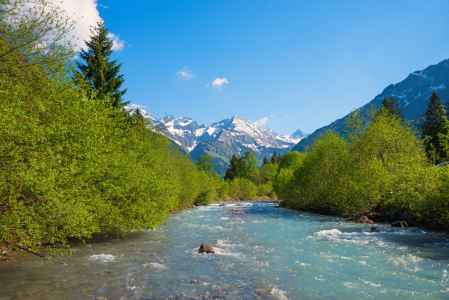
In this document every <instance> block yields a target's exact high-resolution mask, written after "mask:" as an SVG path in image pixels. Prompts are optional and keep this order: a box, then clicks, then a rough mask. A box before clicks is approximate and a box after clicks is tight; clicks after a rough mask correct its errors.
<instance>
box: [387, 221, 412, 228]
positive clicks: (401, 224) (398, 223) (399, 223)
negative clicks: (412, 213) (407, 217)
mask: <svg viewBox="0 0 449 300" xmlns="http://www.w3.org/2000/svg"><path fill="white" fill-rule="evenodd" d="M391 226H393V227H402V228H405V227H408V224H407V222H405V221H395V222H393V223H391Z"/></svg>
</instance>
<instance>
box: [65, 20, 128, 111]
mask: <svg viewBox="0 0 449 300" xmlns="http://www.w3.org/2000/svg"><path fill="white" fill-rule="evenodd" d="M86 46H87V51H85V50H81V53H80V57H81V59H82V60H83V61H84V62H85V63H82V62H79V61H78V62H76V66H77V68H78V70H76V69H74V68H73V69H72V71H73V79H74V82H75V83H76V85H77V86H78V88H80V89H82V90H84V91H85V92H86V93H87V94H88V96H89V97H92V94H93V93H95V97H96V98H97V99H99V100H103V101H106V100H107V101H108V102H109V103H110V104H111V105H112V106H114V107H123V106H125V105H126V104H127V103H129V102H123V95H124V94H125V93H126V89H124V90H120V88H121V86H122V85H123V82H124V81H125V80H124V78H123V74H122V75H119V72H120V68H121V67H122V64H117V61H116V60H114V61H110V56H111V54H112V52H113V50H112V46H113V41H112V40H111V38H110V36H109V30H108V29H107V28H106V27H105V22H104V21H98V22H97V25H96V26H95V27H93V28H91V36H90V40H89V41H86Z"/></svg>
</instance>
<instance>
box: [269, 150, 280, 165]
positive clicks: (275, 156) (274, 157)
mask: <svg viewBox="0 0 449 300" xmlns="http://www.w3.org/2000/svg"><path fill="white" fill-rule="evenodd" d="M281 157H282V156H281V155H280V154H277V153H276V150H274V151H273V155H271V163H272V164H273V165H274V164H278V163H279V162H280V161H281Z"/></svg>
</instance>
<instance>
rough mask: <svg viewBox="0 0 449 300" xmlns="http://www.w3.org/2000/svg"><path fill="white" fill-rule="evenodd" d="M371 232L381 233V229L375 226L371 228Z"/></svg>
mask: <svg viewBox="0 0 449 300" xmlns="http://www.w3.org/2000/svg"><path fill="white" fill-rule="evenodd" d="M369 232H381V230H380V228H379V227H376V226H373V227H371V228H370V230H369Z"/></svg>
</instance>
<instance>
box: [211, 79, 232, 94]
mask: <svg viewBox="0 0 449 300" xmlns="http://www.w3.org/2000/svg"><path fill="white" fill-rule="evenodd" d="M224 83H229V81H228V80H227V79H226V77H223V78H221V79H220V78H217V79H215V80H214V81H212V85H213V87H214V88H218V89H219V90H220V91H221V86H222V85H223V84H224Z"/></svg>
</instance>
